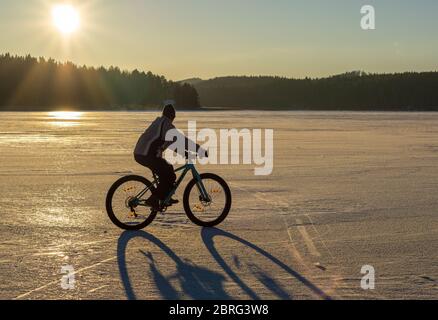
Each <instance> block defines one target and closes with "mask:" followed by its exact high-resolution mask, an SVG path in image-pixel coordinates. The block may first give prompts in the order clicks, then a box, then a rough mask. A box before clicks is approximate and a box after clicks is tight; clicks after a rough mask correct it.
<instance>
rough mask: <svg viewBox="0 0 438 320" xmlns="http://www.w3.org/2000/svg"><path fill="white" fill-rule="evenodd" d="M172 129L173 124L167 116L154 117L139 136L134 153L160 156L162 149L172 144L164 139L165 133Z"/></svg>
mask: <svg viewBox="0 0 438 320" xmlns="http://www.w3.org/2000/svg"><path fill="white" fill-rule="evenodd" d="M172 129H175V126H174V125H173V124H172V121H171V120H170V119H169V118H167V117H165V116H162V117H159V118H157V119H155V121H154V122H152V124H151V125H150V126H149V128H147V129H146V131H145V132H144V133H143V134H142V135H141V136H140V139H139V140H138V142H137V145H136V147H135V150H134V155H137V156H145V157H156V158H161V157H162V153H163V151H164V150H166V149H167V148H168V147H169V146H170V145H171V144H172V141H170V142H169V141H166V134H167V132H168V131H169V130H172Z"/></svg>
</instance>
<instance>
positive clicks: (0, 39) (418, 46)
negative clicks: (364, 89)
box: [0, 0, 438, 80]
mask: <svg viewBox="0 0 438 320" xmlns="http://www.w3.org/2000/svg"><path fill="white" fill-rule="evenodd" d="M64 2H68V3H71V4H72V5H73V6H74V7H75V8H76V9H77V10H78V11H79V14H80V19H81V24H80V27H79V29H78V30H77V31H76V32H75V33H73V34H71V35H70V36H65V35H62V34H61V33H60V32H59V30H57V29H56V28H55V27H54V26H53V22H52V17H51V11H52V8H53V6H54V5H56V4H59V3H64ZM363 5H373V6H374V8H375V10H376V30H368V31H364V30H362V29H361V27H360V22H361V18H362V14H361V12H360V10H361V7H362V6H363ZM437 31H438V1H436V0H416V1H413V0H330V1H327V0H184V1H183V0H81V1H80V0H71V1H64V0H58V1H56V0H0V53H6V52H10V53H12V54H18V55H25V54H31V55H32V56H37V57H40V56H43V57H52V58H54V59H56V60H59V61H67V60H68V61H72V62H74V63H77V64H79V65H84V64H85V65H89V66H105V67H108V66H111V65H114V66H118V67H120V68H121V69H126V70H133V69H138V70H142V71H152V72H153V73H156V74H160V75H164V76H166V77H167V78H169V79H172V80H182V79H187V78H192V77H200V78H203V79H208V78H213V77H219V76H230V75H278V76H284V77H292V78H303V77H307V76H308V77H324V76H329V75H333V74H339V73H343V72H346V71H353V70H363V71H366V72H378V73H383V72H403V71H432V70H433V71H435V70H438V37H437V34H438V32H437Z"/></svg>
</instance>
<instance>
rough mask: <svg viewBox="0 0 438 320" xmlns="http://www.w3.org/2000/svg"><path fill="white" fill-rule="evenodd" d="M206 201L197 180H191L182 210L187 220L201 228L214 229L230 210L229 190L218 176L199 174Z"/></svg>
mask: <svg viewBox="0 0 438 320" xmlns="http://www.w3.org/2000/svg"><path fill="white" fill-rule="evenodd" d="M201 180H202V184H203V186H204V188H205V191H206V192H207V194H208V199H205V197H203V196H202V194H201V186H200V184H199V182H198V180H196V179H193V180H192V181H190V183H189V184H188V185H187V187H186V190H185V192H184V210H185V212H186V214H187V216H188V217H189V219H190V220H191V221H192V222H193V223H195V224H196V225H198V226H201V227H215V226H217V225H219V224H220V223H222V222H223V221H224V220H225V219H226V217H227V216H228V213H229V212H230V209H231V202H232V198H231V190H230V188H229V187H228V185H227V183H226V182H225V181H224V180H223V179H222V178H221V177H219V176H217V175H214V174H211V173H205V174H201Z"/></svg>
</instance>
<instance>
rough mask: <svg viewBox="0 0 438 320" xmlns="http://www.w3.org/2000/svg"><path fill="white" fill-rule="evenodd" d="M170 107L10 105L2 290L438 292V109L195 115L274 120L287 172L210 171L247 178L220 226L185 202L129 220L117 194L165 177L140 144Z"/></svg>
mask: <svg viewBox="0 0 438 320" xmlns="http://www.w3.org/2000/svg"><path fill="white" fill-rule="evenodd" d="M155 117H156V114H154V113H123V112H118V113H84V114H76V115H71V116H70V119H65V118H63V116H59V115H54V114H48V113H0V164H1V165H0V190H1V194H0V299H119V298H120V299H178V298H181V299H267V298H272V299H324V298H332V299H345V298H353V299H363V298H371V299H381V298H390V299H414V298H425V299H437V298H438V290H437V289H438V285H437V284H438V267H437V261H438V211H437V210H438V114H437V113H348V112H339V113H338V112H334V113H324V112H276V113H272V112H193V113H181V114H180V115H179V118H178V121H177V126H179V127H181V128H182V129H184V128H186V127H187V121H188V120H197V121H198V128H203V127H208V128H214V129H219V128H238V129H239V128H262V129H263V128H273V129H274V130H275V163H274V172H273V174H272V175H271V176H268V177H260V176H255V175H254V167H253V166H245V165H244V166H221V165H218V166H208V167H200V168H199V169H200V171H201V172H214V173H217V174H219V175H221V176H222V177H223V178H225V179H226V180H227V181H228V182H229V184H230V186H231V188H232V192H233V197H234V198H233V208H232V211H231V213H230V216H229V218H228V219H227V220H226V221H225V222H224V223H223V224H222V225H221V226H220V227H219V228H218V229H213V230H207V229H205V230H202V229H201V228H199V227H196V226H194V225H192V224H191V223H189V221H188V219H187V218H186V216H185V215H184V212H183V209H182V206H177V207H175V208H174V209H173V210H171V211H170V212H169V213H168V214H167V215H165V216H160V217H158V219H157V220H156V222H155V223H153V224H152V225H151V226H150V227H148V228H147V229H145V230H144V232H136V233H129V232H122V231H121V230H119V229H117V228H116V227H115V226H113V225H112V224H111V222H110V221H109V219H108V218H107V216H106V212H105V208H104V200H105V196H106V192H107V190H108V188H109V187H110V186H111V184H112V183H113V182H114V181H115V180H117V179H118V178H119V177H121V176H123V175H126V174H130V173H135V174H144V175H147V176H150V173H148V172H146V171H145V170H143V169H142V168H141V167H140V166H138V165H137V164H136V163H135V162H134V160H133V158H132V150H133V147H134V145H135V143H136V141H137V138H138V136H139V135H140V134H141V133H142V131H143V130H144V127H145V126H146V125H147V123H148V122H150V121H151V120H153V119H154V118H155ZM179 199H182V195H181V193H180V194H179ZM364 265H370V266H373V267H374V269H375V272H376V280H375V290H369V291H365V290H363V289H362V288H361V285H360V284H361V278H362V276H363V275H362V274H361V268H362V266H364ZM64 266H72V267H73V268H74V271H75V274H74V276H75V286H74V289H72V290H64V289H62V287H61V278H62V276H63V274H61V268H62V267H64Z"/></svg>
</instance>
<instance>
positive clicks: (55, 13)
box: [52, 4, 81, 35]
mask: <svg viewBox="0 0 438 320" xmlns="http://www.w3.org/2000/svg"><path fill="white" fill-rule="evenodd" d="M52 20H53V24H54V26H55V27H56V28H57V29H58V30H59V32H61V33H62V34H64V35H69V34H72V33H73V32H75V31H77V30H78V29H79V26H80V22H81V19H80V16H79V12H78V11H77V10H76V9H75V8H74V7H73V6H72V5H69V4H58V5H55V6H54V7H53V9H52Z"/></svg>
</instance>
